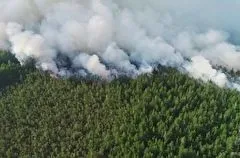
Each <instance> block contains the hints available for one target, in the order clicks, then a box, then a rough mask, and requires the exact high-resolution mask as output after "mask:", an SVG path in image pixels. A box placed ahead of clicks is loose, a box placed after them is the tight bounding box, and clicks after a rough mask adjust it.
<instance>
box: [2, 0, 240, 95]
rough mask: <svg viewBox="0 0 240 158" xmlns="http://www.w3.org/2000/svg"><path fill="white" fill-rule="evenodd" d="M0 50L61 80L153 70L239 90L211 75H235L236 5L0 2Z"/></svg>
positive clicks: (168, 0)
mask: <svg viewBox="0 0 240 158" xmlns="http://www.w3.org/2000/svg"><path fill="white" fill-rule="evenodd" d="M0 10H1V14H0V49H2V50H9V51H11V52H12V53H13V54H14V55H15V56H16V57H17V58H18V60H19V61H20V63H22V64H24V63H25V62H26V61H27V60H28V59H29V58H33V59H34V60H35V61H36V66H37V67H38V68H40V69H43V70H45V71H50V72H52V73H54V74H56V75H60V76H71V75H81V76H86V75H87V74H92V75H97V76H99V77H101V78H104V79H110V80H111V79H112V78H114V77H116V76H119V75H127V76H130V77H136V76H138V75H140V74H143V73H151V72H152V70H153V69H154V67H155V66H157V65H158V64H161V65H164V66H171V67H176V68H178V69H179V70H180V71H183V72H185V73H189V74H190V75H191V76H192V77H194V78H197V79H202V80H203V81H212V82H214V83H215V84H217V85H218V86H220V87H230V88H236V89H238V90H240V88H238V87H240V85H239V84H238V83H237V82H238V81H234V82H233V81H232V79H231V78H230V77H229V75H227V74H225V73H224V72H221V70H218V69H216V68H215V67H217V66H224V67H226V68H228V69H233V70H235V71H237V70H240V62H239V61H240V49H239V48H240V47H239V44H240V38H238V36H239V35H240V22H238V20H237V19H238V15H239V10H240V2H239V1H236V0H222V1H221V2H220V1H219V0H201V1H198V0H182V1H179V2H176V1H175V0H149V1H143V0H131V1H129V0H121V1H117V0H8V1H4V0H1V1H0Z"/></svg>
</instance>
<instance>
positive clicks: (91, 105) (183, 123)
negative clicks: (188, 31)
mask: <svg viewBox="0 0 240 158" xmlns="http://www.w3.org/2000/svg"><path fill="white" fill-rule="evenodd" d="M0 113H1V115H0V157H87V156H88V157H169V158H173V157H184V158H185V157H219V158H220V157H230V156H232V157H234V156H236V157H237V156H238V155H239V152H240V143H239V142H240V141H239V133H238V130H239V123H240V95H239V93H238V92H237V91H234V90H228V89H220V88H218V87H217V86H215V85H213V84H210V83H209V84H201V83H200V82H198V81H196V80H193V79H191V78H189V77H187V76H186V75H183V74H181V73H179V72H177V71H176V70H174V69H171V68H161V71H155V72H154V74H153V75H143V76H140V77H138V78H137V79H134V80H132V79H124V78H122V79H121V80H114V81H112V82H110V83H103V82H97V81H92V82H91V81H82V80H79V81H77V80H73V79H72V80H58V79H54V78H51V77H49V76H48V75H45V74H40V73H38V72H34V73H31V74H29V75H28V76H27V78H26V79H25V80H24V82H23V83H22V84H19V85H17V86H15V87H12V88H11V89H9V90H8V91H7V92H6V93H5V94H4V96H2V98H0Z"/></svg>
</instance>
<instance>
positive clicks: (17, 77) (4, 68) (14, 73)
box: [0, 51, 33, 92]
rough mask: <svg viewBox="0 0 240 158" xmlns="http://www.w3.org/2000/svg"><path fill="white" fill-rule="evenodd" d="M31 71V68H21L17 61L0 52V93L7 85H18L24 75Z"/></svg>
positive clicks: (6, 53)
mask: <svg viewBox="0 0 240 158" xmlns="http://www.w3.org/2000/svg"><path fill="white" fill-rule="evenodd" d="M32 70H33V68H32V67H28V66H24V67H21V65H20V64H19V63H18V61H17V59H16V58H15V57H14V56H13V55H11V54H10V53H8V52H3V51H0V92H1V91H2V90H3V89H5V88H6V87H8V86H9V85H13V84H15V83H19V82H20V81H21V80H23V78H24V76H25V74H27V73H28V72H31V71H32Z"/></svg>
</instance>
